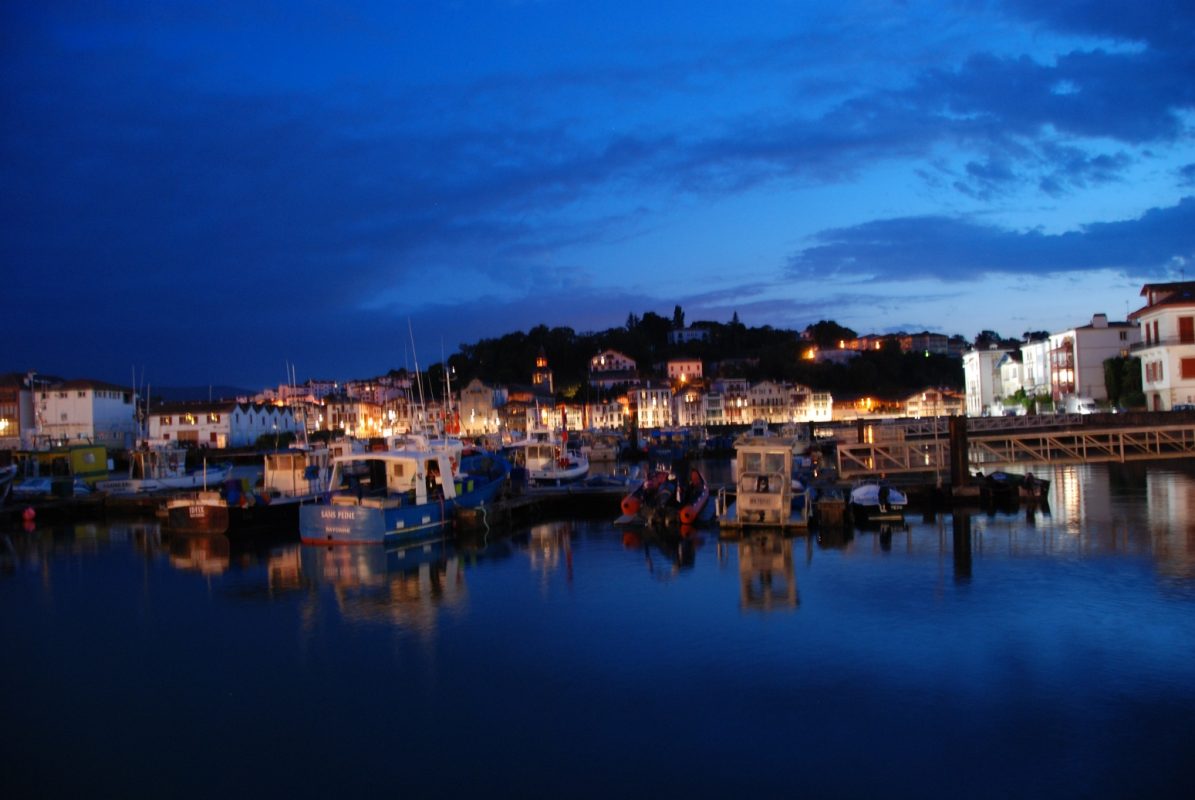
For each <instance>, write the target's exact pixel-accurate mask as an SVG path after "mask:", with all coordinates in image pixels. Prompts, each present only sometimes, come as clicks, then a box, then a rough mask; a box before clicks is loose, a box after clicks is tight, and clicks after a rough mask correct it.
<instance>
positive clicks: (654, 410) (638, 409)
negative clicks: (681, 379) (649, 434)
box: [631, 381, 676, 430]
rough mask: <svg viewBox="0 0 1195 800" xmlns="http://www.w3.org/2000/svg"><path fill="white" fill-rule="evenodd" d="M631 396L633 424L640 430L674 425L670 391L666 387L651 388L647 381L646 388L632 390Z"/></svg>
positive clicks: (649, 382)
mask: <svg viewBox="0 0 1195 800" xmlns="http://www.w3.org/2000/svg"><path fill="white" fill-rule="evenodd" d="M631 394H632V395H633V396H634V398H635V402H634V404H633V405H634V409H635V422H636V424H637V425H638V426H639V429H640V430H648V429H650V428H669V427H672V426H673V425H675V424H676V420H675V417H674V415H673V412H672V389H670V388H669V387H667V386H663V387H653V386H652V385H651V381H648V382H647V385H646V386H641V387H639V388H637V389H633V390H632V391H631Z"/></svg>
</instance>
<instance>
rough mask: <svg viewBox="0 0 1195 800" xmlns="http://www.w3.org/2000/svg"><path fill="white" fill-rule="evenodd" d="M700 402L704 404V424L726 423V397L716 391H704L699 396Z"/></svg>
mask: <svg viewBox="0 0 1195 800" xmlns="http://www.w3.org/2000/svg"><path fill="white" fill-rule="evenodd" d="M701 402H702V405H704V406H705V410H704V412H703V416H704V418H705V424H706V425H725V424H726V408H725V402H726V398H724V397H723V396H722V395H721V394H720V393H718V392H706V393H705V394H703V395H702V396H701Z"/></svg>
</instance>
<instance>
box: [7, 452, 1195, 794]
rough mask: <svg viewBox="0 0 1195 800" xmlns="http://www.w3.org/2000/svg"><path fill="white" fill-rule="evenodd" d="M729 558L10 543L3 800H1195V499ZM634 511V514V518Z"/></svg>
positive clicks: (671, 551)
mask: <svg viewBox="0 0 1195 800" xmlns="http://www.w3.org/2000/svg"><path fill="white" fill-rule="evenodd" d="M1052 477H1053V480H1054V485H1053V488H1052V491H1051V504H1050V508H1049V511H1048V513H1047V512H1044V511H1042V510H1033V509H1025V508H1019V509H1012V510H1007V511H1004V512H995V513H984V512H979V511H977V512H974V513H973V514H969V515H964V514H959V515H958V516H951V515H949V514H947V515H939V516H932V517H929V518H922V517H916V518H910V520H909V522H908V524H907V526H906V527H903V528H896V529H893V530H867V531H861V530H860V531H852V532H849V533H846V534H843V535H834V536H823V537H820V538H819V537H817V536H814V537H797V538H794V539H787V540H784V539H766V540H749V541H744V542H719V541H718V539H717V536H716V532H707V533H706V534H704V535H703V536H700V537H698V539H697V540H696V541H694V542H691V543H679V542H676V541H669V540H659V539H653V538H650V537H644V536H641V535H636V534H629V535H628V534H627V533H625V532H623V531H620V530H616V529H614V528H613V527H612V526H611V525H610V524H607V523H604V522H592V521H560V522H554V523H548V524H543V525H538V526H535V527H533V528H531V529H524V530H521V531H516V532H514V534H513V535H506V534H503V535H497V534H495V535H492V536H481V537H478V539H477V540H476V541H469V542H458V543H456V544H454V545H432V546H428V547H426V548H424V547H421V548H417V549H415V550H411V551H405V552H402V551H386V550H383V549H381V548H370V547H364V548H357V547H351V548H336V549H331V550H329V549H322V548H316V547H305V546H300V545H298V544H294V543H291V542H289V541H286V540H285V538H284V537H280V539H279V541H276V542H274V543H270V542H261V543H250V544H244V543H238V542H235V541H233V542H230V541H229V540H227V539H225V538H223V537H215V538H195V537H190V538H186V537H170V536H167V535H165V534H163V533H162V532H160V531H159V530H158V529H157V527H156V525H154V524H129V523H120V524H118V523H112V524H98V525H76V526H72V527H69V528H61V529H36V530H34V531H32V532H26V531H24V530H16V531H12V532H9V533H6V534H2V535H0V653H2V654H3V655H2V656H0V658H2V663H3V671H2V673H0V674H2V675H3V677H4V684H3V690H2V691H0V775H2V780H0V785H3V787H4V793H5V795H6V796H9V797H66V796H74V795H87V796H112V797H118V796H119V797H219V796H238V797H239V796H254V795H256V796H268V797H349V796H354V795H360V794H361V793H365V792H368V793H369V795H370V796H407V797H431V796H435V797H476V796H494V797H619V796H624V797H625V796H630V797H678V796H691V797H728V796H746V795H748V794H749V793H750V794H754V795H755V796H760V797H778V796H808V797H878V796H886V797H893V796H896V797H1001V798H1003V797H1051V798H1058V797H1180V796H1182V797H1186V796H1191V793H1192V791H1193V790H1195V767H1193V766H1192V761H1191V755H1190V752H1191V747H1192V741H1195V738H1193V736H1192V735H1193V734H1195V533H1193V532H1192V527H1191V526H1192V522H1195V478H1193V477H1192V475H1191V474H1190V468H1186V467H1181V466H1180V467H1177V468H1176V467H1175V466H1174V465H1173V464H1172V465H1161V466H1151V467H1143V466H1130V467H1088V468H1067V469H1058V470H1055V471H1054V474H1053V475H1052ZM612 516H613V514H612Z"/></svg>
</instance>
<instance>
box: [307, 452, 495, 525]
mask: <svg viewBox="0 0 1195 800" xmlns="http://www.w3.org/2000/svg"><path fill="white" fill-rule="evenodd" d="M509 474H510V462H508V461H507V460H506V459H505V458H503V457H501V456H500V455H496V454H492V453H477V454H471V455H467V456H463V457H461V458H460V459H459V461H458V458H457V456H456V454H455V452H454V451H452V450H449V449H447V448H427V449H409V450H383V451H379V452H365V453H353V454H351V455H346V456H340V457H337V458H335V459H333V461H332V477H331V480H330V483H329V486H330V490H329V491H328V493H327V494H326V495H325V496H324V497H322V498H320V500H319V502H317V503H314V504H309V505H304V506H302V507H301V508H300V509H299V536H300V538H301V539H302V540H303V541H304V542H306V543H308V544H339V543H367V542H385V543H387V544H390V543H395V542H400V541H409V540H414V539H421V538H426V537H430V536H434V535H436V534H438V533H440V532H441V531H442V530H443V529H444V528H445V527H446V526H448V525H449V524H450V523H451V522H452V518H453V512H454V511H455V510H456V509H458V508H477V507H479V506H481V505H484V504H485V503H488V502H490V501H492V500H493V499H494V497H495V495H496V494H497V493H498V490H499V489H500V488H501V487H502V485H503V484H504V483H505V482H506V479H507V476H508V475H509Z"/></svg>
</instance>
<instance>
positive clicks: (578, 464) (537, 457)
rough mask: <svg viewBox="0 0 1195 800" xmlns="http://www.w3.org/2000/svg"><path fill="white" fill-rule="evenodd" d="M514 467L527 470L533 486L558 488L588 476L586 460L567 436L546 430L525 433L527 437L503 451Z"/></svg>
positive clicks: (529, 480) (509, 445)
mask: <svg viewBox="0 0 1195 800" xmlns="http://www.w3.org/2000/svg"><path fill="white" fill-rule="evenodd" d="M503 452H504V454H505V455H506V456H507V458H509V459H510V462H511V463H512V464H513V465H514V466H515V467H516V468H519V467H521V468H523V469H526V470H527V480H528V482H529V483H530V484H531V485H532V486H561V485H564V484H566V483H572V482H574V481H578V480H580V479H581V478H584V477H585V476H586V475H588V474H589V459H588V458H587V457H586V456H585V454H584V453H582V452H581V451H580V450H579V449H577V448H574V447H572V446H571V445H570V444H569V442H568V433H567V432H565V433H563V434H559V435H558V434H557V433H556V432H555V431H550V430H546V429H540V430H533V431H528V432H527V438H526V439H523V440H522V441H518V442H512V443H510V444H508V445H507V446H506V447H505V448H503Z"/></svg>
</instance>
